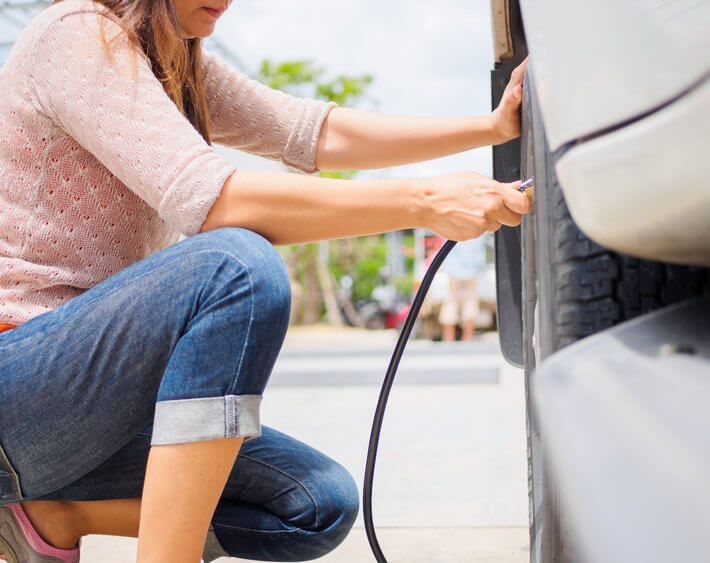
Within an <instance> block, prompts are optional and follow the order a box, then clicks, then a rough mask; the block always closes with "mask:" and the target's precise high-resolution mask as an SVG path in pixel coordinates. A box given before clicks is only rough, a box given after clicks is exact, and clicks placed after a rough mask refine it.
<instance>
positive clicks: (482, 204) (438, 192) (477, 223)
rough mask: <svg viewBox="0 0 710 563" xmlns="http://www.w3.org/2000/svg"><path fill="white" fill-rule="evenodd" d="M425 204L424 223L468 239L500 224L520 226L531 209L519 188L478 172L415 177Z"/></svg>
mask: <svg viewBox="0 0 710 563" xmlns="http://www.w3.org/2000/svg"><path fill="white" fill-rule="evenodd" d="M415 183H416V184H417V186H418V188H419V193H420V201H421V202H422V203H423V209H424V211H423V216H422V219H421V223H422V226H423V227H424V228H427V229H429V230H432V231H434V232H435V233H437V234H438V235H441V236H442V237H445V238H447V239H449V240H458V241H460V240H468V239H472V238H477V237H479V236H481V235H482V234H483V233H484V232H486V231H497V230H498V229H500V227H501V225H509V226H511V227H514V226H517V225H519V224H520V221H521V220H522V215H524V214H525V213H528V212H529V211H530V208H531V203H530V200H529V199H528V198H527V197H526V196H525V195H524V194H522V193H520V192H518V190H517V187H518V186H519V185H520V181H517V182H511V183H509V184H504V183H501V182H497V181H495V180H493V179H491V178H487V177H485V176H481V175H479V174H476V173H475V172H456V173H453V174H447V175H444V176H436V177H433V178H423V179H416V180H415Z"/></svg>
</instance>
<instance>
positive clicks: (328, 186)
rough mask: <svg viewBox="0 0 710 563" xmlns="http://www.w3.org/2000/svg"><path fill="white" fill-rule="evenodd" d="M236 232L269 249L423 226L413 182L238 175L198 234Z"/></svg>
mask: <svg viewBox="0 0 710 563" xmlns="http://www.w3.org/2000/svg"><path fill="white" fill-rule="evenodd" d="M223 226H239V227H243V228H246V229H249V230H252V231H255V232H257V233H259V234H261V235H262V236H263V237H264V238H266V239H268V240H269V241H270V242H271V243H272V244H296V243H304V242H313V241H317V240H329V239H337V238H346V237H354V236H361V235H369V234H376V233H384V232H387V231H394V230H398V229H408V228H414V227H419V226H422V218H421V203H420V201H419V198H418V194H417V193H416V189H415V182H413V181H412V180H405V179H393V180H377V179H376V180H341V179H333V178H321V177H318V176H308V175H304V174H288V173H283V172H267V171H257V170H237V171H236V172H235V173H234V174H233V175H232V176H231V178H229V179H228V180H227V182H226V183H225V185H224V188H223V189H222V192H221V194H220V195H219V197H218V198H217V199H216V200H215V202H214V204H213V205H212V208H211V209H210V211H209V213H208V214H207V218H206V220H205V222H204V224H203V225H202V228H201V229H200V230H201V231H208V230H210V229H214V228H218V227H223Z"/></svg>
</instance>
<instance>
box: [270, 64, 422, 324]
mask: <svg viewBox="0 0 710 563" xmlns="http://www.w3.org/2000/svg"><path fill="white" fill-rule="evenodd" d="M257 79H258V80H259V81H261V82H263V83H264V84H266V85H268V86H270V87H271V88H275V89H277V90H281V91H284V92H287V93H289V94H292V95H296V96H301V97H309V98H314V99H321V100H327V101H335V102H337V103H338V105H340V106H343V107H345V106H353V107H354V106H356V105H357V104H358V103H359V102H361V100H362V99H364V98H365V97H366V95H367V90H368V87H369V86H370V85H371V84H372V83H373V81H374V77H373V76H372V75H371V74H364V75H358V76H350V75H345V74H338V75H336V76H334V77H330V78H329V77H327V76H326V70H325V69H324V68H323V67H320V66H318V65H316V64H315V63H314V62H313V61H311V60H286V61H278V62H277V61H272V60H270V59H264V60H263V61H262V62H261V64H260V65H259V73H258V76H257ZM294 173H297V172H294ZM357 173H358V171H357V170H348V171H335V172H331V171H324V172H319V173H318V175H319V176H321V177H324V178H338V179H352V178H354V177H355V176H356V175H357ZM403 240H404V243H403V244H404V246H408V247H410V248H413V246H414V241H413V235H412V233H411V232H404V236H403ZM279 251H280V252H281V254H282V256H283V257H284V261H285V262H286V265H287V267H288V268H289V271H290V273H291V276H292V278H293V279H295V282H296V283H295V285H296V288H295V289H296V292H297V293H298V295H297V296H296V298H297V300H298V302H299V303H298V307H297V309H298V310H297V311H293V312H292V322H296V323H299V324H310V323H317V322H321V321H323V320H325V321H327V322H330V323H332V324H343V322H344V319H343V317H342V313H341V312H340V307H339V306H338V304H339V299H342V295H339V290H340V280H341V279H342V278H343V277H344V276H350V277H351V278H352V281H353V285H352V288H351V295H350V299H351V301H352V302H357V301H358V300H367V299H369V298H370V296H371V294H372V290H373V289H374V288H375V287H376V286H377V285H379V284H380V283H381V278H380V269H381V268H382V267H383V266H385V265H386V264H387V246H386V242H385V237H384V235H372V236H363V237H356V238H347V239H336V240H330V241H321V242H314V243H309V244H298V245H288V246H280V247H279ZM411 254H413V253H411ZM413 262H414V259H413V258H412V257H411V256H410V253H406V257H405V265H406V271H407V272H408V273H407V274H405V275H403V276H398V277H396V278H394V279H392V280H391V281H392V283H394V284H395V285H396V287H397V288H398V289H400V290H402V291H403V292H405V293H406V294H407V295H409V293H410V292H411V289H412V283H413V280H412V274H411V272H412V271H413Z"/></svg>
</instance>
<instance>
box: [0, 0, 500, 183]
mask: <svg viewBox="0 0 710 563" xmlns="http://www.w3.org/2000/svg"><path fill="white" fill-rule="evenodd" d="M16 32H17V31H16V27H14V26H10V25H8V23H7V22H6V21H5V22H3V21H1V20H0V43H2V42H3V41H7V40H10V39H12V38H13V36H14V35H15V34H16ZM215 36H216V37H217V38H218V39H219V40H220V42H221V43H223V44H224V45H226V46H227V47H228V48H229V49H230V51H232V52H233V53H234V54H235V55H236V57H237V58H238V59H239V61H240V62H241V64H242V65H243V67H242V68H240V70H242V71H244V72H247V73H248V74H250V75H253V73H254V72H255V71H256V70H257V69H258V67H259V63H260V62H261V60H263V59H264V58H269V59H272V60H274V61H283V60H290V59H311V60H313V62H314V63H316V65H318V66H322V67H324V68H325V69H326V74H325V76H324V78H327V77H331V76H335V75H337V74H341V73H343V74H352V75H359V74H372V75H373V76H374V82H373V84H372V85H371V86H370V88H369V90H368V92H369V95H368V99H366V100H364V101H363V102H362V103H361V105H359V106H358V107H362V108H363V109H367V110H372V111H380V112H383V113H389V114H398V115H426V116H461V117H464V116H470V115H484V114H486V113H488V112H489V111H490V78H489V72H490V69H491V67H492V64H493V63H492V61H493V54H492V39H491V25H490V16H489V2H488V0H436V1H431V0H426V1H425V0H337V1H329V0H296V1H295V0H234V2H233V3H232V5H231V7H230V9H229V11H228V12H227V13H226V14H224V15H223V16H222V18H221V19H220V21H219V22H218V24H217V29H216V32H215ZM3 56H4V52H3V51H2V49H1V48H0V62H1V61H2V59H3ZM370 98H372V99H370ZM403 142H406V139H403ZM220 152H221V153H222V154H223V155H225V156H226V157H227V158H228V159H229V160H231V161H233V162H234V163H235V164H236V165H237V166H241V167H243V168H249V169H265V170H285V167H284V166H283V165H281V164H280V163H278V162H272V161H268V160H266V159H264V158H261V157H258V156H255V155H249V154H247V153H244V152H241V151H235V150H229V149H222V150H220ZM458 171H476V172H479V173H481V174H486V175H490V174H491V156H490V149H489V148H487V147H486V148H481V149H475V150H470V151H466V152H463V153H459V154H457V155H452V156H448V157H444V158H439V159H434V160H429V161H424V162H419V163H414V164H410V165H405V166H397V167H391V168H387V169H380V170H366V171H362V172H360V174H359V176H358V177H359V178H367V177H377V178H379V177H393V178H394V177H399V178H401V177H425V176H435V175H440V174H447V173H450V172H458Z"/></svg>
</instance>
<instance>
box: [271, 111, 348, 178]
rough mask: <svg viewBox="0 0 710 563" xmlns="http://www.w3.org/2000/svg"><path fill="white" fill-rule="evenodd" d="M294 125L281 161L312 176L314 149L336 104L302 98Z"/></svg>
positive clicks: (314, 170)
mask: <svg viewBox="0 0 710 563" xmlns="http://www.w3.org/2000/svg"><path fill="white" fill-rule="evenodd" d="M303 100H304V103H303V105H302V106H301V111H300V112H299V115H298V118H297V119H296V123H295V125H294V127H293V130H292V131H291V134H290V135H289V137H288V140H287V141H286V146H285V147H284V150H283V154H282V155H281V160H282V161H283V163H284V164H286V165H288V166H291V167H293V168H296V169H298V170H300V171H301V172H305V173H306V174H312V173H314V172H318V170H317V168H316V149H317V148H318V139H319V138H320V133H321V128H322V127H323V123H324V122H325V119H326V117H327V116H328V114H329V113H330V111H331V110H332V109H333V108H335V107H338V103H337V102H333V101H329V102H326V101H325V100H316V99H313V98H304V99H303Z"/></svg>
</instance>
